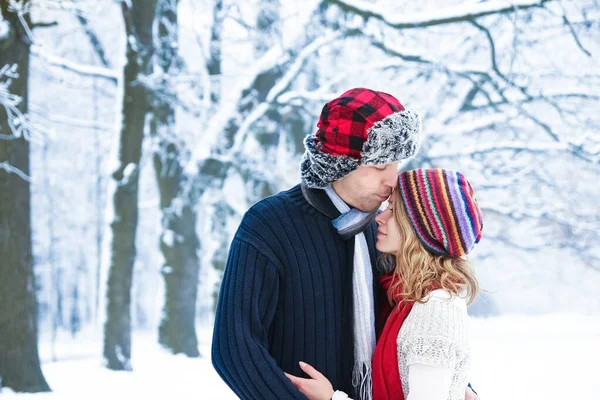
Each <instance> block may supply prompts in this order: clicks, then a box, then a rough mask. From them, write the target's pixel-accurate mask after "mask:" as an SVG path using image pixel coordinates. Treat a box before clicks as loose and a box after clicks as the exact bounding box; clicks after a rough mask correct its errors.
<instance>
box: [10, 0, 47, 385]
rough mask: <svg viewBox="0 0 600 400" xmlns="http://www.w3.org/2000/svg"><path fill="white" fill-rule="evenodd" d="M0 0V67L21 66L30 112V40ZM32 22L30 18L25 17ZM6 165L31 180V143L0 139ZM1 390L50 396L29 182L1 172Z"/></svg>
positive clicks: (17, 88) (21, 91)
mask: <svg viewBox="0 0 600 400" xmlns="http://www.w3.org/2000/svg"><path fill="white" fill-rule="evenodd" d="M8 3H9V2H8V0H0V13H1V14H0V15H1V17H0V23H4V24H8V29H9V31H8V34H7V35H5V36H4V37H3V38H2V39H0V68H1V67H2V66H4V65H15V64H16V65H17V73H18V77H16V78H15V79H13V81H12V84H11V86H10V89H11V91H12V93H13V94H15V95H17V96H19V97H21V99H22V100H21V103H20V104H19V106H18V108H19V110H20V111H21V112H22V113H26V112H27V102H28V98H27V92H28V85H27V83H28V82H27V80H28V75H29V39H28V38H27V35H26V33H25V30H24V28H23V26H22V25H21V22H20V21H19V19H18V16H17V15H16V14H14V13H11V12H9V9H8ZM24 19H25V23H27V24H29V23H30V21H29V15H27V14H25V15H24ZM8 118H9V116H8V114H7V113H6V111H5V109H4V107H1V106H0V134H3V135H10V134H11V130H10V127H9V123H8ZM3 162H7V163H8V164H9V165H10V166H11V167H14V168H17V169H19V170H20V171H21V172H22V173H24V174H25V175H27V176H29V174H30V172H29V143H28V142H27V141H26V140H25V139H24V138H23V137H19V138H16V139H11V140H0V163H3ZM0 254H1V255H2V261H1V262H0V387H9V388H11V389H12V390H14V391H17V392H47V391H50V387H49V386H48V383H46V379H45V378H44V375H43V373H42V370H41V367H40V359H39V354H38V337H37V334H38V327H37V302H36V285H35V276H34V273H33V258H32V245H31V193H30V187H29V182H27V181H26V180H24V179H23V178H22V177H20V176H19V175H17V174H13V173H10V172H8V171H5V170H2V169H0Z"/></svg>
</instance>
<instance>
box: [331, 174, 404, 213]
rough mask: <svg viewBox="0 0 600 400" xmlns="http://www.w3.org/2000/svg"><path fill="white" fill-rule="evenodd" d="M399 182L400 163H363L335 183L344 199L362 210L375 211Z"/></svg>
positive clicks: (334, 186)
mask: <svg viewBox="0 0 600 400" xmlns="http://www.w3.org/2000/svg"><path fill="white" fill-rule="evenodd" d="M397 184H398V163H391V164H386V165H377V166H364V165H361V166H360V167H358V168H357V169H356V170H354V171H352V172H351V173H349V174H348V175H346V176H345V177H344V178H342V179H340V180H339V181H337V182H335V183H334V184H333V188H334V189H335V191H336V192H337V194H338V195H339V196H340V197H341V198H342V199H344V201H345V202H346V203H347V204H348V205H350V206H352V207H354V208H357V209H359V210H361V211H365V212H371V211H375V210H377V209H378V208H379V206H381V203H383V202H384V201H385V200H387V198H388V197H390V195H391V194H392V190H393V189H394V188H395V187H396V185H397Z"/></svg>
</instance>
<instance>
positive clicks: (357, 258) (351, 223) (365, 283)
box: [325, 186, 377, 400]
mask: <svg viewBox="0 0 600 400" xmlns="http://www.w3.org/2000/svg"><path fill="white" fill-rule="evenodd" d="M325 193H327V196H329V198H330V199H331V201H332V202H333V204H334V206H335V207H336V208H337V209H338V211H339V212H340V213H342V215H341V216H339V217H338V218H336V219H334V220H333V226H334V227H335V228H336V229H337V231H338V233H339V234H340V235H341V236H342V237H343V238H344V239H349V238H351V237H352V236H354V261H353V262H354V268H353V272H352V292H353V293H352V294H353V297H352V299H353V305H354V315H353V317H354V329H353V331H354V367H353V369H352V386H354V389H355V391H356V394H357V396H358V398H359V399H360V400H371V399H372V398H373V394H372V385H373V380H372V368H371V359H372V357H373V352H374V351H375V340H376V337H375V304H374V297H373V270H372V266H371V259H370V257H369V247H368V245H367V239H366V237H365V234H364V233H363V231H364V230H365V228H366V227H367V226H369V224H370V223H371V222H372V221H373V218H375V216H376V215H377V211H374V212H372V213H365V212H363V211H360V210H357V209H355V208H350V207H349V206H348V205H347V204H346V203H345V202H344V200H342V198H341V197H340V196H338V194H337V193H336V192H335V191H334V190H333V188H332V187H331V186H328V187H326V188H325Z"/></svg>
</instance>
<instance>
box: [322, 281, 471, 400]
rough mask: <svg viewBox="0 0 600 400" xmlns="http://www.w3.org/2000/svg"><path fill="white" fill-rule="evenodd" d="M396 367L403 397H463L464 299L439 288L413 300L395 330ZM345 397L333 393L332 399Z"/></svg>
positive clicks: (466, 360) (448, 399)
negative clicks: (396, 333)
mask: <svg viewBox="0 0 600 400" xmlns="http://www.w3.org/2000/svg"><path fill="white" fill-rule="evenodd" d="M397 344H398V369H399V371H400V379H401V380H402V389H403V391H404V398H405V399H406V400H463V399H464V398H465V390H466V388H467V383H468V381H467V372H468V368H469V353H470V350H469V316H468V314H467V305H466V302H465V300H464V299H462V298H460V297H456V296H454V297H452V296H450V294H449V293H448V292H446V291H444V290H442V289H440V290H435V291H433V292H431V293H430V294H429V299H428V301H427V302H426V303H424V304H421V303H415V305H414V306H413V308H412V310H411V311H410V313H409V314H408V316H407V317H406V319H405V320H404V323H403V324H402V327H401V328H400V332H398V340H397ZM342 399H348V396H347V395H346V394H345V393H343V392H339V391H338V392H335V394H334V396H333V400H342Z"/></svg>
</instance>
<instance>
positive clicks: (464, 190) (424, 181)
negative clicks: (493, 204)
mask: <svg viewBox="0 0 600 400" xmlns="http://www.w3.org/2000/svg"><path fill="white" fill-rule="evenodd" d="M398 187H399V191H400V194H401V197H402V201H403V203H404V206H405V207H406V211H407V212H408V216H409V219H410V222H411V223H412V225H413V227H414V228H415V231H416V233H417V236H418V237H419V239H420V240H421V242H422V243H423V245H424V246H425V248H426V249H427V250H429V251H430V252H432V253H434V254H438V255H443V256H449V257H454V258H457V257H461V256H463V255H465V254H467V253H469V251H470V250H471V249H472V248H473V246H475V244H476V243H479V240H480V239H481V233H482V229H483V220H482V218H481V211H480V210H479V206H478V205H477V199H476V198H475V192H474V191H473V188H472V187H471V184H469V182H468V181H467V179H466V178H465V177H464V175H462V174H461V173H460V172H455V171H448V170H445V169H416V170H413V171H406V172H402V173H400V174H399V176H398Z"/></svg>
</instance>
